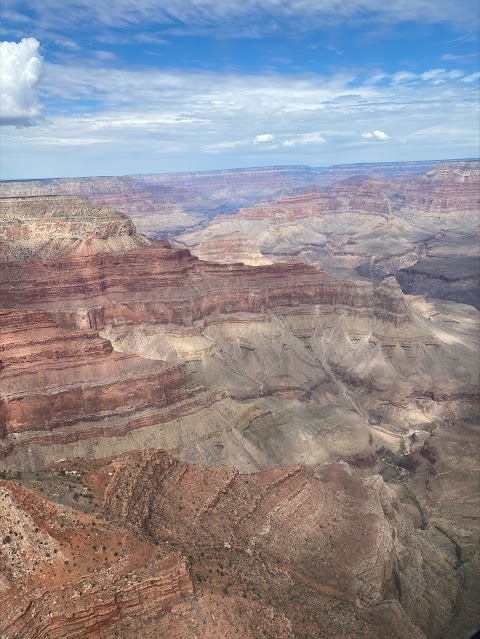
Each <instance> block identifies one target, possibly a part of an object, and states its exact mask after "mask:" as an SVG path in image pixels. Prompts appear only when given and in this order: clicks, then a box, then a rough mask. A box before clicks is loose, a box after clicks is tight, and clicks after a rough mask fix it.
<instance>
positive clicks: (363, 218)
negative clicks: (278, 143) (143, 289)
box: [175, 161, 480, 304]
mask: <svg viewBox="0 0 480 639" xmlns="http://www.w3.org/2000/svg"><path fill="white" fill-rule="evenodd" d="M479 170H480V169H479V163H478V162H475V161H468V162H456V163H453V162H452V163H439V164H437V165H436V166H435V168H433V169H432V170H431V171H429V172H428V173H426V174H425V175H423V176H422V175H419V176H415V177H411V176H409V177H408V178H407V176H405V175H403V176H402V178H401V179H400V176H398V177H397V176H395V173H393V174H391V175H390V176H389V179H385V178H379V177H375V178H373V177H372V176H371V175H370V176H369V175H368V174H367V175H364V174H362V173H361V172H360V173H358V174H357V175H356V176H355V177H347V179H342V180H337V181H336V182H335V181H333V184H332V183H331V184H330V185H329V186H328V188H327V189H326V190H324V191H320V192H318V191H316V192H315V191H311V192H309V193H308V192H298V193H297V194H295V195H294V196H291V197H283V198H281V199H279V200H277V201H276V202H273V203H269V204H260V205H256V206H255V207H253V208H248V209H241V210H240V212H239V213H238V214H237V215H233V216H222V217H217V218H216V219H215V220H214V221H213V222H212V223H210V225H209V226H207V227H206V228H204V229H202V230H198V231H196V232H193V233H187V234H183V235H180V236H177V238H175V241H176V242H177V243H178V244H180V245H183V246H188V247H189V248H190V249H191V250H192V252H193V253H194V254H195V255H198V256H199V257H205V256H206V255H207V254H206V253H205V250H204V247H205V246H208V255H209V257H210V258H211V259H213V260H215V261H228V259H229V258H228V251H226V250H224V249H223V245H224V244H223V240H222V238H223V237H224V236H225V235H227V234H232V233H240V234H242V235H243V236H246V237H248V238H249V239H250V240H251V241H252V242H254V243H255V244H256V246H257V247H258V250H259V251H260V252H261V253H262V254H263V255H265V256H266V257H268V258H270V259H271V260H273V261H285V260H291V259H295V260H297V261H303V262H307V263H312V264H315V265H318V266H320V267H321V268H323V269H327V270H330V271H332V272H336V273H341V270H342V269H343V270H344V271H345V272H346V274H347V276H350V277H351V276H352V275H354V273H352V271H355V272H356V273H358V274H359V275H361V276H364V277H367V278H369V279H371V280H372V281H374V282H378V281H379V280H380V279H381V278H383V277H385V276H386V275H390V274H395V273H397V272H398V271H401V273H402V275H401V282H402V286H404V291H405V292H414V293H420V294H426V295H429V294H430V295H433V296H434V297H435V296H436V297H440V298H443V299H451V300H454V301H460V302H463V303H471V302H472V301H473V302H475V304H478V300H477V297H478V281H479V271H480V266H479V261H478V255H477V254H476V253H475V252H472V249H474V247H473V245H472V243H473V244H474V245H475V247H477V248H478V243H479V240H478V221H479V218H478V212H479V210H480V178H479ZM332 171H333V169H332ZM332 171H330V172H328V174H329V175H331V174H332ZM338 175H339V176H343V174H342V172H341V171H339V173H338ZM406 178H407V179H406ZM452 244H453V245H454V246H455V248H454V250H453V251H452V250H451V248H450V247H451V246H452ZM215 245H216V246H217V250H215V248H214V247H215ZM222 250H223V252H222ZM449 250H450V251H451V252H449ZM439 251H440V252H441V259H437V253H438V252H439ZM477 252H478V251H477ZM438 257H440V256H438ZM430 258H435V259H430ZM448 271H451V275H449V274H448Z"/></svg>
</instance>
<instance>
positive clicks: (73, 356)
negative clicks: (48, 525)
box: [0, 310, 197, 454]
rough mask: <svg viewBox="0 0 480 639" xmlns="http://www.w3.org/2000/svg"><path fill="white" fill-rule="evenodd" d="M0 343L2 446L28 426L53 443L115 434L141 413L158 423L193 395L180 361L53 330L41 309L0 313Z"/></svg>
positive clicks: (87, 334) (88, 333) (93, 335)
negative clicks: (117, 350) (142, 354)
mask: <svg viewBox="0 0 480 639" xmlns="http://www.w3.org/2000/svg"><path fill="white" fill-rule="evenodd" d="M0 340H1V352H0V354H1V356H2V359H1V360H0V365H1V370H0V379H1V391H0V434H1V436H2V437H5V436H9V439H8V442H9V445H12V444H13V441H16V442H17V445H19V444H20V443H22V445H26V444H27V443H28V442H29V441H30V442H31V441H32V440H31V438H30V439H29V437H28V432H29V431H32V433H33V434H32V437H33V439H38V436H39V434H40V433H44V437H45V440H44V441H45V443H47V442H53V441H54V440H55V439H56V436H55V432H56V431H61V433H62V434H61V435H59V436H58V437H59V439H60V441H65V440H69V441H76V440H78V439H81V438H86V437H91V436H93V435H94V434H95V433H97V435H98V434H101V433H104V432H105V429H107V431H108V432H110V433H111V434H120V432H122V431H125V430H128V429H131V428H134V427H135V424H136V421H135V417H137V415H144V413H145V410H147V409H148V410H150V411H154V413H156V414H157V419H158V421H160V422H161V421H162V417H161V413H162V411H163V412H164V411H165V410H168V409H170V408H171V409H172V410H176V407H177V406H179V405H182V402H183V403H185V402H188V400H190V399H192V398H194V396H195V394H196V392H197V391H196V390H195V389H194V388H192V387H191V386H190V385H189V383H188V381H187V374H186V370H185V368H184V367H183V366H179V365H172V364H167V363H165V362H161V361H158V360H155V361H154V360H147V359H142V358H140V357H137V356H135V355H126V354H123V353H114V352H113V349H112V346H111V344H110V342H109V341H108V340H105V339H102V338H100V337H99V335H98V333H97V332H96V331H93V330H67V329H61V328H58V327H57V326H56V325H55V323H54V322H53V320H52V317H51V316H50V315H49V313H47V312H43V311H20V310H0ZM192 410H193V408H192ZM164 419H165V416H163V420H164ZM124 422H125V423H124ZM142 423H143V422H142ZM12 436H13V438H12ZM19 436H22V437H23V439H22V438H20V439H21V441H20V440H19ZM7 452H8V451H6V450H4V451H3V454H6V453H7Z"/></svg>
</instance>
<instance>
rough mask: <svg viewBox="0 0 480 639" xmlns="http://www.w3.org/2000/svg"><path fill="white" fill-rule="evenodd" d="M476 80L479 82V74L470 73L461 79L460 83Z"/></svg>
mask: <svg viewBox="0 0 480 639" xmlns="http://www.w3.org/2000/svg"><path fill="white" fill-rule="evenodd" d="M477 80H480V72H478V71H477V72H476V73H471V74H470V75H467V76H465V77H464V78H463V79H462V82H476V81H477Z"/></svg>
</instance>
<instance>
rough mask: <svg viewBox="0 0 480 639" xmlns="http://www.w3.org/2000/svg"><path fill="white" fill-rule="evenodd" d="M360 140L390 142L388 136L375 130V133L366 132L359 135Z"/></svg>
mask: <svg viewBox="0 0 480 639" xmlns="http://www.w3.org/2000/svg"><path fill="white" fill-rule="evenodd" d="M361 137H362V138H366V139H367V140H369V139H370V140H390V136H389V135H387V134H386V133H385V132H384V131H379V130H378V129H376V130H375V131H367V133H362V134H361Z"/></svg>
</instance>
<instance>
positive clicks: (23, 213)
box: [0, 196, 149, 261]
mask: <svg viewBox="0 0 480 639" xmlns="http://www.w3.org/2000/svg"><path fill="white" fill-rule="evenodd" d="M0 216H1V225H0V261H15V260H19V259H27V258H31V257H42V258H55V257H59V256H61V255H92V254H102V253H115V254H117V253H124V252H125V251H128V250H132V249H135V248H138V247H141V246H148V244H149V241H148V240H147V239H146V238H145V237H143V236H142V235H139V234H138V233H137V232H136V229H135V227H134V225H133V223H132V221H131V220H130V218H129V217H128V216H126V215H125V214H122V213H119V212H118V211H115V210H114V209H112V208H110V207H108V206H100V207H93V206H89V205H87V204H85V202H82V200H80V199H79V198H77V197H70V196H63V197H53V196H39V197H25V198H0Z"/></svg>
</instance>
